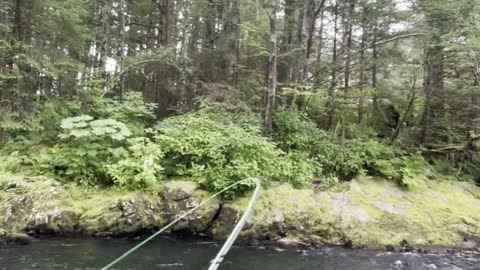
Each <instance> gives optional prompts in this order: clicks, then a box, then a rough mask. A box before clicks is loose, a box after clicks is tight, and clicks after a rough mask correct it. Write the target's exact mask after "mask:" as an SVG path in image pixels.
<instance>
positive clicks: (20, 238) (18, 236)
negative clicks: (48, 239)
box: [5, 233, 33, 245]
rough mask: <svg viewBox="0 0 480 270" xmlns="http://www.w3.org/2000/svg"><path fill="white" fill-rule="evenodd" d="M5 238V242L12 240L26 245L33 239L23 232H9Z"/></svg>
mask: <svg viewBox="0 0 480 270" xmlns="http://www.w3.org/2000/svg"><path fill="white" fill-rule="evenodd" d="M5 240H6V242H13V243H16V244H20V245H28V244H30V243H31V242H32V241H33V238H32V237H30V236H28V235H26V234H23V233H11V234H6V236H5Z"/></svg>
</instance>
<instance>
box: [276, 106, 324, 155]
mask: <svg viewBox="0 0 480 270" xmlns="http://www.w3.org/2000/svg"><path fill="white" fill-rule="evenodd" d="M274 126H275V134H274V138H275V140H276V141H278V143H279V146H280V147H281V148H282V149H283V150H284V151H291V150H297V151H307V152H312V151H314V148H315V147H316V146H319V145H320V144H321V142H323V141H325V140H328V136H327V134H326V133H325V132H324V131H322V130H320V129H319V128H317V126H316V125H315V123H313V122H312V121H310V120H309V119H308V118H307V117H306V116H305V115H303V114H301V113H299V112H298V111H297V110H295V109H285V108H284V109H279V110H278V111H277V112H276V113H275V116H274Z"/></svg>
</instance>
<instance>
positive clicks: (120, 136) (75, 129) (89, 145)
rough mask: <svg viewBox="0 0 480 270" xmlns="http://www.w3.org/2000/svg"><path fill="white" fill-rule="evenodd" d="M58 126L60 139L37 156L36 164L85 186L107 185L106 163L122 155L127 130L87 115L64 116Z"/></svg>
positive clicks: (124, 152)
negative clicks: (60, 129) (45, 151)
mask: <svg viewBox="0 0 480 270" xmlns="http://www.w3.org/2000/svg"><path fill="white" fill-rule="evenodd" d="M61 127H62V129H63V132H62V133H61V134H60V135H59V137H60V138H61V139H62V141H61V142H60V143H58V144H57V145H55V147H53V148H52V149H51V150H50V151H48V153H45V154H43V155H41V156H40V158H39V159H38V165H37V167H38V168H39V169H40V170H41V171H44V172H49V173H53V174H55V175H58V176H60V177H64V178H65V179H70V180H74V181H76V182H79V183H81V184H84V185H96V184H109V183H110V182H111V179H110V177H109V175H108V173H107V170H106V165H109V164H113V163H115V162H116V161H118V160H119V159H121V158H122V157H124V156H125V154H126V150H125V148H124V146H125V142H126V139H127V138H128V137H129V136H131V132H130V130H129V129H128V128H127V127H126V126H125V125H124V124H123V123H121V122H118V121H116V120H113V119H98V120H93V117H91V116H89V115H82V116H77V117H71V118H66V119H64V120H62V124H61Z"/></svg>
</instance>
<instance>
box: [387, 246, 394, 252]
mask: <svg viewBox="0 0 480 270" xmlns="http://www.w3.org/2000/svg"><path fill="white" fill-rule="evenodd" d="M386 249H387V251H388V252H394V251H395V247H394V246H393V245H387V246H386Z"/></svg>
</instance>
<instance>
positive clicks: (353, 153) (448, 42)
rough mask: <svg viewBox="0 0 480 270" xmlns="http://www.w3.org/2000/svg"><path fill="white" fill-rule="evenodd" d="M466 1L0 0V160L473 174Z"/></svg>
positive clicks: (470, 20)
mask: <svg viewBox="0 0 480 270" xmlns="http://www.w3.org/2000/svg"><path fill="white" fill-rule="evenodd" d="M479 16H480V1H479V0H456V1H451V0H441V1H440V0H376V1H372V0H343V1H342V0H284V1H280V0H269V1H266V0H242V1H240V0H135V1H132V0H101V1H92V0H43V1H35V0H0V145H1V146H2V148H1V149H2V150H1V153H2V154H1V156H2V157H1V158H0V163H1V164H0V171H2V170H3V171H17V172H18V171H21V172H23V173H27V172H28V173H32V174H39V173H42V174H51V175H55V176H57V177H59V178H62V179H64V180H68V181H75V182H79V183H82V184H86V185H90V186H96V185H112V184H113V185H116V186H119V187H126V188H132V189H137V188H144V187H148V186H151V185H154V184H155V183H157V182H158V181H159V180H163V179H170V178H174V177H193V178H195V179H197V180H198V181H199V182H200V183H201V184H202V186H203V187H204V188H205V189H207V190H212V191H213V190H219V189H221V188H222V187H224V186H225V185H228V184H229V183H233V182H235V181H237V180H239V179H242V178H244V177H250V176H261V177H262V178H263V179H264V180H265V181H270V180H277V181H287V182H290V183H292V184H293V185H295V186H299V187H301V186H306V185H309V184H315V185H317V186H320V187H330V186H333V185H335V184H336V183H338V182H339V181H342V180H349V179H351V178H353V177H355V176H357V175H365V174H366V175H378V176H381V177H385V178H388V179H392V180H393V181H398V182H399V184H401V185H403V186H405V187H407V188H414V186H415V182H416V181H417V180H418V179H422V178H432V179H439V178H448V179H453V180H461V181H472V182H473V181H480V159H479V158H478V155H477V145H476V141H477V140H478V139H480V135H478V129H479V127H480V126H479V124H480V105H479V103H478V102H479V100H480V18H479ZM249 188H250V186H249V185H248V184H245V185H244V186H240V187H238V188H237V190H235V191H234V192H238V193H241V192H243V191H244V190H247V189H249ZM230 195H232V196H233V195H235V194H230Z"/></svg>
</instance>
